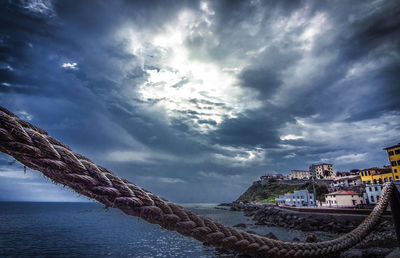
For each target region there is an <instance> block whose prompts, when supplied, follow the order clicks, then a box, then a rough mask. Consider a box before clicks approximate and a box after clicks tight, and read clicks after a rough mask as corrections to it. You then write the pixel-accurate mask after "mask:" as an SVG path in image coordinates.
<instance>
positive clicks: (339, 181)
mask: <svg viewBox="0 0 400 258" xmlns="http://www.w3.org/2000/svg"><path fill="white" fill-rule="evenodd" d="M359 185H362V181H361V177H360V175H354V176H343V177H337V178H335V179H333V182H332V183H331V187H332V188H334V189H336V188H340V187H349V186H359Z"/></svg>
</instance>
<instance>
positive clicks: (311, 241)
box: [306, 234, 318, 243]
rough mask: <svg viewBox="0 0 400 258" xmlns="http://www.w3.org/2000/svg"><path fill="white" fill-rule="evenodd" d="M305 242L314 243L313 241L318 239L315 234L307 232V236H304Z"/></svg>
mask: <svg viewBox="0 0 400 258" xmlns="http://www.w3.org/2000/svg"><path fill="white" fill-rule="evenodd" d="M306 242H307V243H315V242H318V241H317V236H316V235H314V234H309V235H308V236H307V238H306Z"/></svg>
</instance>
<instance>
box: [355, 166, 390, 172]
mask: <svg viewBox="0 0 400 258" xmlns="http://www.w3.org/2000/svg"><path fill="white" fill-rule="evenodd" d="M385 169H387V170H391V169H392V167H391V166H390V165H387V166H382V167H372V168H364V169H363V170H360V171H365V170H385Z"/></svg>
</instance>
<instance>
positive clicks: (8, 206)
mask: <svg viewBox="0 0 400 258" xmlns="http://www.w3.org/2000/svg"><path fill="white" fill-rule="evenodd" d="M182 206H185V207H186V208H189V209H191V210H193V211H195V212H196V213H198V214H200V215H203V216H206V217H209V218H211V219H213V220H215V221H218V222H221V223H224V224H226V225H230V226H232V225H235V224H238V223H245V224H251V223H252V221H251V219H250V218H248V217H245V216H243V214H242V213H241V212H232V211H228V210H221V209H215V205H214V204H182ZM246 230H252V231H255V232H257V233H261V234H266V233H269V232H272V233H274V234H275V235H276V236H277V237H278V238H279V239H281V240H289V241H290V240H292V239H293V238H294V237H297V238H299V239H300V240H304V239H305V238H306V236H307V233H304V232H301V231H297V230H288V229H284V228H275V227H267V226H255V225H249V226H248V227H247V228H246ZM317 234H318V237H319V238H320V239H329V238H333V237H334V235H329V234H326V233H317ZM0 257H233V255H231V254H227V253H221V252H220V251H218V250H216V249H215V248H213V247H208V246H204V245H203V244H202V243H200V242H198V241H196V240H194V239H191V238H188V237H184V236H181V235H179V234H178V233H175V232H171V231H167V230H163V229H161V228H160V227H159V226H158V225H152V224H149V223H146V222H145V221H143V220H141V219H138V218H135V217H130V216H127V215H125V214H123V213H122V212H120V211H119V210H116V209H107V210H105V209H104V208H103V206H102V205H100V204H97V203H37V202H36V203H35V202H0Z"/></svg>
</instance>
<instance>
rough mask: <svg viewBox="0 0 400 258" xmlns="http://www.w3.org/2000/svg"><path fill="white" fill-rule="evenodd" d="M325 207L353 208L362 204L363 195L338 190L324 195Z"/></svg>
mask: <svg viewBox="0 0 400 258" xmlns="http://www.w3.org/2000/svg"><path fill="white" fill-rule="evenodd" d="M325 203H326V204H325V205H326V206H334V207H354V206H356V205H358V204H364V198H363V195H362V194H360V193H356V192H351V191H344V190H340V191H337V192H333V193H328V194H325Z"/></svg>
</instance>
